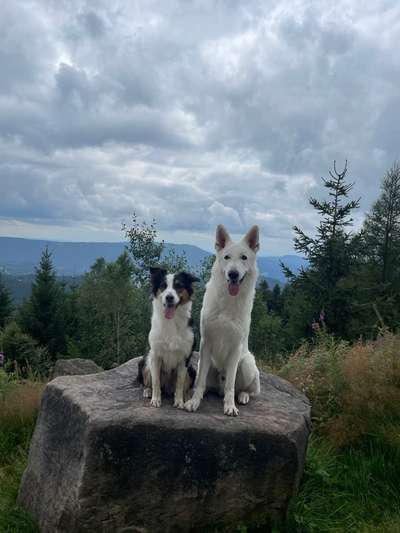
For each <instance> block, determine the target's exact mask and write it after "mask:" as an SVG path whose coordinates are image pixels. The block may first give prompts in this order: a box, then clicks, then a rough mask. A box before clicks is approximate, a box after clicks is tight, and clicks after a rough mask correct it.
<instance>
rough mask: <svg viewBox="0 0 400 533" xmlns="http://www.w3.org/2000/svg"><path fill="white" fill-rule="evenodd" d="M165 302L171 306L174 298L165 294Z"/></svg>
mask: <svg viewBox="0 0 400 533" xmlns="http://www.w3.org/2000/svg"><path fill="white" fill-rule="evenodd" d="M165 301H166V302H167V304H173V303H174V296H173V295H172V294H167V296H166V297H165Z"/></svg>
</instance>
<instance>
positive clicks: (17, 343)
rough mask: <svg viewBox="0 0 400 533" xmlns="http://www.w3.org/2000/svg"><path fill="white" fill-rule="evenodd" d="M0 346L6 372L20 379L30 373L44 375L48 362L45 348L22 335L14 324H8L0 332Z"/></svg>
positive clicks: (46, 371) (48, 366)
mask: <svg viewBox="0 0 400 533" xmlns="http://www.w3.org/2000/svg"><path fill="white" fill-rule="evenodd" d="M0 345H1V346H2V348H3V352H4V354H5V356H6V365H5V368H6V370H7V372H16V373H17V374H18V375H21V376H22V377H27V376H28V375H29V374H30V373H34V374H40V375H46V374H47V373H48V371H49V368H50V362H49V358H48V353H47V350H46V348H44V347H42V346H38V344H37V343H36V341H35V340H34V339H32V337H30V336H29V335H28V334H26V333H23V332H22V330H21V328H20V327H19V325H18V324H17V323H16V322H10V323H9V324H7V326H5V328H4V329H3V330H2V331H0Z"/></svg>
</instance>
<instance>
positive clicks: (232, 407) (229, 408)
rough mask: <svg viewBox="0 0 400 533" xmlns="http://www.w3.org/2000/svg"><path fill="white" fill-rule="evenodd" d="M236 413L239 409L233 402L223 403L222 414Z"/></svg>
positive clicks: (235, 414) (230, 414) (233, 414)
mask: <svg viewBox="0 0 400 533" xmlns="http://www.w3.org/2000/svg"><path fill="white" fill-rule="evenodd" d="M238 414H239V409H238V408H237V407H236V406H235V404H225V405H224V415H228V416H237V415H238Z"/></svg>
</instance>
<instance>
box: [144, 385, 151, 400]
mask: <svg viewBox="0 0 400 533" xmlns="http://www.w3.org/2000/svg"><path fill="white" fill-rule="evenodd" d="M151 394H152V393H151V389H150V387H145V388H144V389H143V398H151Z"/></svg>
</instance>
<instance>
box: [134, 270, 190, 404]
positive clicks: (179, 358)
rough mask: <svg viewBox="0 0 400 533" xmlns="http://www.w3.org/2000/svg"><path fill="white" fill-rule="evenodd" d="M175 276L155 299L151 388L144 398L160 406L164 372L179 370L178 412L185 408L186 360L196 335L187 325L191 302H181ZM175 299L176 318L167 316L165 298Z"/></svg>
mask: <svg viewBox="0 0 400 533" xmlns="http://www.w3.org/2000/svg"><path fill="white" fill-rule="evenodd" d="M173 281H174V275H173V274H167V276H166V282H167V288H166V289H165V290H164V291H163V292H162V293H161V294H159V295H158V296H156V297H154V298H153V314H152V317H151V330H150V333H149V344H150V351H149V355H148V363H147V364H148V367H149V370H150V373H151V387H145V389H144V391H143V396H144V397H145V398H149V397H150V395H151V401H150V404H151V405H152V406H153V407H160V406H161V381H160V380H161V377H160V376H161V371H163V372H166V373H169V374H170V373H171V372H172V371H174V370H176V373H177V375H176V388H175V401H174V406H175V407H178V408H179V409H183V407H184V390H185V388H188V387H187V380H188V379H189V376H188V372H187V367H186V360H187V358H188V356H189V355H190V354H191V351H192V347H193V339H194V334H193V330H192V328H191V327H188V322H189V320H190V317H191V310H192V302H191V301H190V300H189V301H188V302H187V303H185V304H183V305H182V304H180V305H178V303H179V296H178V294H177V292H176V291H175V289H174V287H173ZM168 295H172V296H173V297H174V304H175V305H176V306H177V307H176V311H175V315H174V318H172V319H167V318H165V316H164V309H165V306H166V298H167V296H168Z"/></svg>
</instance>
